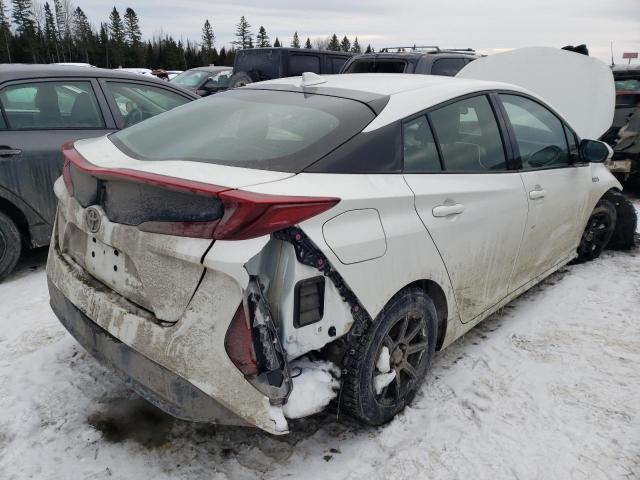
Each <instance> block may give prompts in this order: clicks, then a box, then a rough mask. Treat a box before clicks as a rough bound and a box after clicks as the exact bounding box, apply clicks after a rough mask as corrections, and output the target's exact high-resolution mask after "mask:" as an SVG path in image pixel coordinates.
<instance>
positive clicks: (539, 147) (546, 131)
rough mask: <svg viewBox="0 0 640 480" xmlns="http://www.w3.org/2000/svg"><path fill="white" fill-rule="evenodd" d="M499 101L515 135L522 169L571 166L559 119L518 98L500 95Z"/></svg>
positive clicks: (544, 109)
mask: <svg viewBox="0 0 640 480" xmlns="http://www.w3.org/2000/svg"><path fill="white" fill-rule="evenodd" d="M500 99H501V100H502V104H503V105H504V109H505V110H506V112H507V116H508V117H509V121H510V122H511V125H512V127H513V132H514V134H515V136H516V142H517V144H518V149H519V150H520V158H521V160H522V168H523V169H525V170H527V169H539V168H551V167H561V166H567V165H569V163H570V158H569V149H568V147H567V139H566V137H565V133H564V126H563V124H562V122H561V121H560V119H558V117H556V116H555V115H554V114H553V113H551V112H550V111H549V110H547V109H546V108H545V107H543V106H542V105H540V104H539V103H537V102H534V101H533V100H530V99H528V98H525V97H521V96H519V95H508V94H500Z"/></svg>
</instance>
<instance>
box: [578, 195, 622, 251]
mask: <svg viewBox="0 0 640 480" xmlns="http://www.w3.org/2000/svg"><path fill="white" fill-rule="evenodd" d="M615 228H616V207H614V206H613V204H612V203H611V202H610V201H608V200H604V199H602V200H600V201H599V202H598V203H597V205H596V207H595V208H594V209H593V212H592V213H591V216H590V217H589V221H588V222H587V226H586V228H585V229H584V233H583V234H582V239H581V240H580V245H578V257H577V258H576V261H577V262H579V263H581V262H587V261H589V260H593V259H595V258H598V257H599V256H600V254H601V253H602V251H603V250H604V249H605V247H606V246H607V244H608V243H609V240H610V239H611V236H612V235H613V232H614V230H615Z"/></svg>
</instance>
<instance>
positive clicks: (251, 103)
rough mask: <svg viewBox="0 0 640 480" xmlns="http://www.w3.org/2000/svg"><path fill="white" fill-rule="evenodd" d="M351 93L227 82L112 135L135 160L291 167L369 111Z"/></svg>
mask: <svg viewBox="0 0 640 480" xmlns="http://www.w3.org/2000/svg"><path fill="white" fill-rule="evenodd" d="M374 116H375V115H374V114H373V112H372V111H371V110H370V109H369V107H367V106H366V105H364V104H362V103H360V102H357V101H355V100H350V99H345V98H337V97H329V96H325V95H309V94H304V93H298V92H280V91H269V90H251V89H242V90H230V91H227V92H224V93H220V94H217V95H213V96H211V97H208V98H205V99H202V100H198V101H197V102H190V103H189V104H187V105H184V106H182V107H179V108H176V109H174V110H172V111H171V112H167V113H166V114H162V115H158V116H157V117H153V118H150V119H149V120H146V121H144V122H141V123H139V124H137V125H134V126H132V127H130V128H127V129H125V130H122V131H120V132H117V133H115V134H113V135H111V137H110V138H111V140H112V141H113V143H114V144H115V145H116V146H117V147H118V148H120V149H121V150H123V151H124V152H125V153H126V154H128V155H130V156H132V157H134V158H136V159H139V160H175V159H182V160H190V161H195V162H206V163H213V164H218V165H229V166H235V167H245V168H255V169H260V170H275V171H282V172H293V173H298V172H301V171H302V170H304V169H305V168H307V167H308V166H310V165H311V164H312V163H314V162H316V161H317V160H319V159H320V158H322V157H323V156H325V155H326V154H327V153H329V152H331V151H332V150H334V149H335V148H336V147H338V146H340V145H341V144H343V143H344V142H345V141H347V140H348V139H350V138H351V137H353V136H354V135H356V134H357V133H359V132H360V131H361V130H362V129H363V128H364V127H365V126H366V125H367V124H368V123H370V122H371V121H372V120H373V118H374Z"/></svg>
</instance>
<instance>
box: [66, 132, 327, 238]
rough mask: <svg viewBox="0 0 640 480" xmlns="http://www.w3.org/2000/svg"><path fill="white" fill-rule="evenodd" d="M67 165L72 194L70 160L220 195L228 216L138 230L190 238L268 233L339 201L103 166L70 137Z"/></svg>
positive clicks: (105, 172)
mask: <svg viewBox="0 0 640 480" xmlns="http://www.w3.org/2000/svg"><path fill="white" fill-rule="evenodd" d="M62 149H63V152H64V156H65V164H64V169H63V176H64V182H65V185H66V186H67V189H68V190H69V192H70V193H71V194H72V195H73V182H72V181H71V171H70V170H71V165H73V167H74V168H77V169H78V170H80V171H82V172H83V173H85V174H87V175H91V176H94V177H97V178H100V179H103V180H112V179H115V180H124V181H131V182H139V183H145V184H150V185H155V186H158V187H162V188H168V189H170V190H178V191H182V192H190V193H194V194H197V195H205V196H211V197H215V198H218V199H220V201H222V203H223V204H224V215H223V217H222V218H221V219H219V220H215V221H211V222H193V221H190V222H180V221H178V222H173V221H172V222H163V221H154V222H147V223H143V224H141V225H139V226H138V228H139V229H140V230H143V231H147V232H153V233H160V234H164V235H175V236H182V237H192V238H212V239H215V240H246V239H250V238H256V237H260V236H262V235H268V234H270V233H273V232H275V231H277V230H282V229H285V228H288V227H291V226H293V225H296V224H297V223H300V222H302V221H304V220H308V219H309V218H311V217H313V216H315V215H318V214H319V213H322V212H324V211H326V210H329V209H330V208H331V207H333V206H334V205H336V204H337V203H338V202H339V201H340V199H338V198H324V197H298V196H282V195H268V194H262V193H253V192H247V191H244V190H234V189H231V188H228V187H221V186H218V185H212V184H208V183H202V182H196V181H193V180H186V179H182V178H174V177H168V176H166V175H160V174H157V173H149V172H144V171H141V170H132V169H128V168H105V167H100V166H98V165H94V164H92V163H90V162H89V161H88V160H87V159H86V158H84V157H83V156H82V155H80V153H79V152H78V151H77V150H76V149H75V148H74V147H73V143H71V142H69V143H66V144H65V145H63V147H62Z"/></svg>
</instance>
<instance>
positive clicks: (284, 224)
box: [214, 190, 340, 240]
mask: <svg viewBox="0 0 640 480" xmlns="http://www.w3.org/2000/svg"><path fill="white" fill-rule="evenodd" d="M218 197H219V198H220V200H222V203H223V204H224V216H223V217H222V219H221V220H220V222H219V223H218V226H217V227H216V230H215V232H214V238H215V239H216V240H245V239H248V238H256V237H261V236H262V235H268V234H270V233H272V232H275V231H277V230H282V229H284V228H288V227H291V226H293V225H295V224H297V223H300V222H302V221H304V220H307V219H309V218H311V217H313V216H315V215H318V214H319V213H322V212H324V211H326V210H329V209H330V208H331V207H333V206H334V205H335V204H337V203H338V202H339V201H340V200H339V199H337V198H318V197H289V196H279V195H265V194H260V193H253V192H246V191H243V190H227V191H225V192H221V193H220V194H218Z"/></svg>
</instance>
